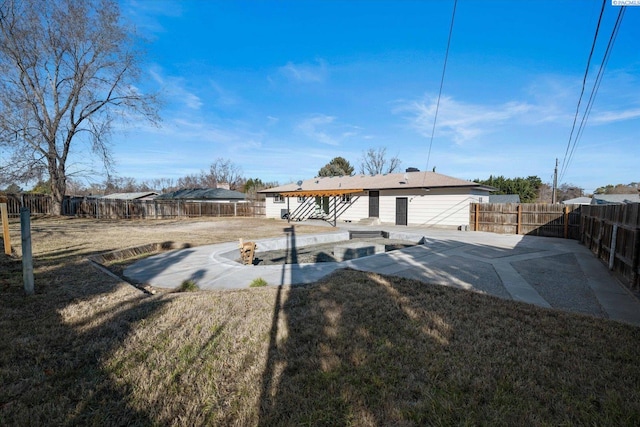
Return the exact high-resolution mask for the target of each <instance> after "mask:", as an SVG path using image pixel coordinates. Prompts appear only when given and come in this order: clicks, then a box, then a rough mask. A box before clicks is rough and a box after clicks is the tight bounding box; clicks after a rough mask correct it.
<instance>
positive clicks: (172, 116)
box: [112, 0, 640, 192]
mask: <svg viewBox="0 0 640 427" xmlns="http://www.w3.org/2000/svg"><path fill="white" fill-rule="evenodd" d="M453 4H454V2H453V1H445V0H442V1H409V0H396V1H381V0H374V1H364V0H359V1H337V0H326V1H306V0H298V1H205V0H200V1H169V0H162V1H160V0H158V1H152V0H122V1H121V8H122V13H123V15H124V17H125V18H126V19H128V20H129V21H130V22H131V23H133V24H134V25H135V26H136V27H137V29H138V31H139V32H140V34H142V35H143V36H144V37H146V38H147V39H148V41H149V44H148V46H147V50H148V56H147V58H146V60H145V62H144V64H143V70H144V73H145V76H144V81H143V83H142V85H141V88H142V89H143V90H155V91H159V92H160V94H161V96H162V99H163V105H162V108H161V110H160V115H161V117H162V123H161V126H160V127H153V126H149V125H146V124H144V123H140V124H137V125H136V126H135V127H133V126H132V127H129V128H127V129H124V130H123V131H122V132H117V133H115V134H114V135H113V138H112V143H113V144H112V150H113V154H114V158H115V161H116V170H117V173H118V174H119V175H121V176H130V177H135V178H137V179H139V180H144V179H152V178H160V177H164V178H174V179H177V178H179V177H181V176H184V175H187V174H192V173H198V172H199V171H201V170H206V169H208V167H209V165H210V164H211V163H213V161H214V160H215V159H216V158H219V157H221V158H224V159H230V160H231V161H233V162H234V163H235V164H236V165H238V166H239V167H240V168H241V169H242V172H243V175H244V176H245V177H247V178H260V179H262V180H263V181H278V182H279V183H280V184H285V183H288V182H291V181H297V180H298V179H305V178H310V177H313V176H315V175H316V174H317V172H318V170H319V169H320V168H321V167H322V166H323V165H325V164H326V163H327V162H329V161H330V160H331V159H332V158H334V157H336V156H342V157H344V158H346V159H347V160H349V161H350V162H351V164H352V165H354V166H356V169H357V168H358V165H359V164H360V159H361V157H362V154H363V152H364V151H365V150H367V149H368V148H379V147H386V149H387V154H388V155H389V156H398V157H399V159H400V160H401V161H402V164H401V166H402V168H403V170H404V168H406V167H417V168H419V169H421V170H425V169H427V168H428V169H429V170H431V169H432V168H433V167H434V166H435V167H436V168H437V169H436V170H437V172H440V173H443V174H446V175H450V176H454V177H458V178H463V179H474V178H487V177H488V176H489V175H491V174H493V175H504V176H507V177H526V176H530V175H537V176H539V177H540V178H542V180H543V181H544V182H551V181H552V175H553V168H554V163H555V159H556V158H558V159H559V162H560V166H561V169H562V176H561V178H562V180H561V182H566V183H571V184H573V185H576V186H579V187H582V188H584V189H585V191H587V192H589V191H593V190H594V189H595V188H596V187H598V186H601V185H606V184H617V183H625V184H626V183H629V182H632V181H640V173H639V172H638V170H640V168H639V165H638V160H639V159H638V152H639V149H638V142H639V137H640V7H627V9H626V12H625V15H624V19H623V21H622V25H621V27H620V30H619V33H618V36H617V38H616V40H615V44H614V47H613V51H612V53H611V56H610V59H609V62H608V64H607V67H606V71H605V74H604V77H603V79H602V82H601V85H600V87H599V90H598V92H597V97H596V99H595V102H594V104H593V108H592V110H591V114H590V116H589V119H588V122H587V125H586V127H585V129H584V132H583V134H582V136H581V138H580V139H579V140H578V142H577V145H576V148H575V151H574V153H573V156H572V158H571V162H570V163H568V165H567V166H566V167H565V168H562V164H563V162H566V161H567V158H566V156H565V153H566V151H567V146H568V144H569V135H570V132H571V126H572V123H573V119H574V115H575V111H576V106H577V103H578V97H579V95H580V91H581V87H582V81H583V76H584V72H585V67H586V63H587V58H588V55H589V51H590V49H591V44H592V40H593V37H594V32H595V29H596V23H597V20H598V16H599V13H600V8H601V4H602V3H601V2H600V1H590V0H579V1H561V0H555V1H546V0H537V1H533V0H532V1H527V0H520V1H479V0H459V1H458V4H457V9H456V14H455V23H454V27H453V33H452V39H451V47H450V51H449V57H448V63H447V69H446V74H445V78H444V86H443V90H442V96H441V98H440V107H439V111H438V119H437V122H436V127H435V134H434V138H433V142H432V145H431V147H432V148H431V156H430V159H429V162H428V163H427V157H428V153H429V146H430V141H431V131H432V126H433V119H434V113H435V106H436V102H437V98H438V90H439V87H440V79H441V75H442V69H443V64H444V60H445V50H446V46H447V37H448V33H449V24H450V21H451V15H452V11H453ZM619 10H620V8H619V7H616V6H612V5H611V2H610V1H609V0H607V5H606V9H605V12H604V17H603V22H602V24H601V26H600V35H599V37H598V43H597V45H596V49H595V52H594V55H593V60H592V65H591V71H590V74H589V77H588V79H587V85H586V89H585V97H584V98H583V102H582V108H581V110H580V116H579V119H578V120H580V118H581V117H582V111H583V108H584V106H585V105H586V102H587V100H588V96H589V94H590V91H591V88H592V86H593V81H594V78H595V75H596V73H597V71H598V68H599V67H600V63H601V61H602V57H603V53H604V49H605V47H606V43H607V42H608V40H609V36H610V35H611V31H612V29H613V24H614V22H615V19H616V17H617V14H618V12H619Z"/></svg>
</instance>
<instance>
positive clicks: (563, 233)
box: [469, 203, 581, 240]
mask: <svg viewBox="0 0 640 427" xmlns="http://www.w3.org/2000/svg"><path fill="white" fill-rule="evenodd" d="M580 209H581V205H551V204H545V203H472V204H471V206H470V220H469V224H470V227H471V230H473V231H488V232H491V233H499V234H528V235H534V236H544V237H564V238H565V239H576V240H579V239H580Z"/></svg>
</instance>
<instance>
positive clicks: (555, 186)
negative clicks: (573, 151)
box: [551, 157, 558, 205]
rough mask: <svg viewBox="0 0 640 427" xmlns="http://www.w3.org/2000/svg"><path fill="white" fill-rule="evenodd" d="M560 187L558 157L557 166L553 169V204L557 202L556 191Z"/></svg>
mask: <svg viewBox="0 0 640 427" xmlns="http://www.w3.org/2000/svg"><path fill="white" fill-rule="evenodd" d="M557 189H558V158H557V157H556V168H555V169H554V171H553V192H552V193H551V204H553V205H555V204H556V192H557Z"/></svg>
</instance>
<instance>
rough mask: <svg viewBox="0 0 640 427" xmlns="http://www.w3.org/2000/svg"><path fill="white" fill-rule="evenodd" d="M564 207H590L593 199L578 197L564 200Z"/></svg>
mask: <svg viewBox="0 0 640 427" xmlns="http://www.w3.org/2000/svg"><path fill="white" fill-rule="evenodd" d="M560 203H562V204H563V205H590V204H591V197H584V196H583V197H576V198H575V199H569V200H563V201H562V202H560Z"/></svg>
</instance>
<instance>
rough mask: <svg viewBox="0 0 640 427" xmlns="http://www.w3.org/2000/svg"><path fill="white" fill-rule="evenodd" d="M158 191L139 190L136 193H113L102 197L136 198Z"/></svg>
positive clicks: (152, 194) (154, 193)
mask: <svg viewBox="0 0 640 427" xmlns="http://www.w3.org/2000/svg"><path fill="white" fill-rule="evenodd" d="M157 194H158V193H156V192H155V191H140V192H137V193H113V194H107V195H106V196H102V198H103V199H117V200H136V199H142V198H143V197H150V196H156V195H157Z"/></svg>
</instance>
